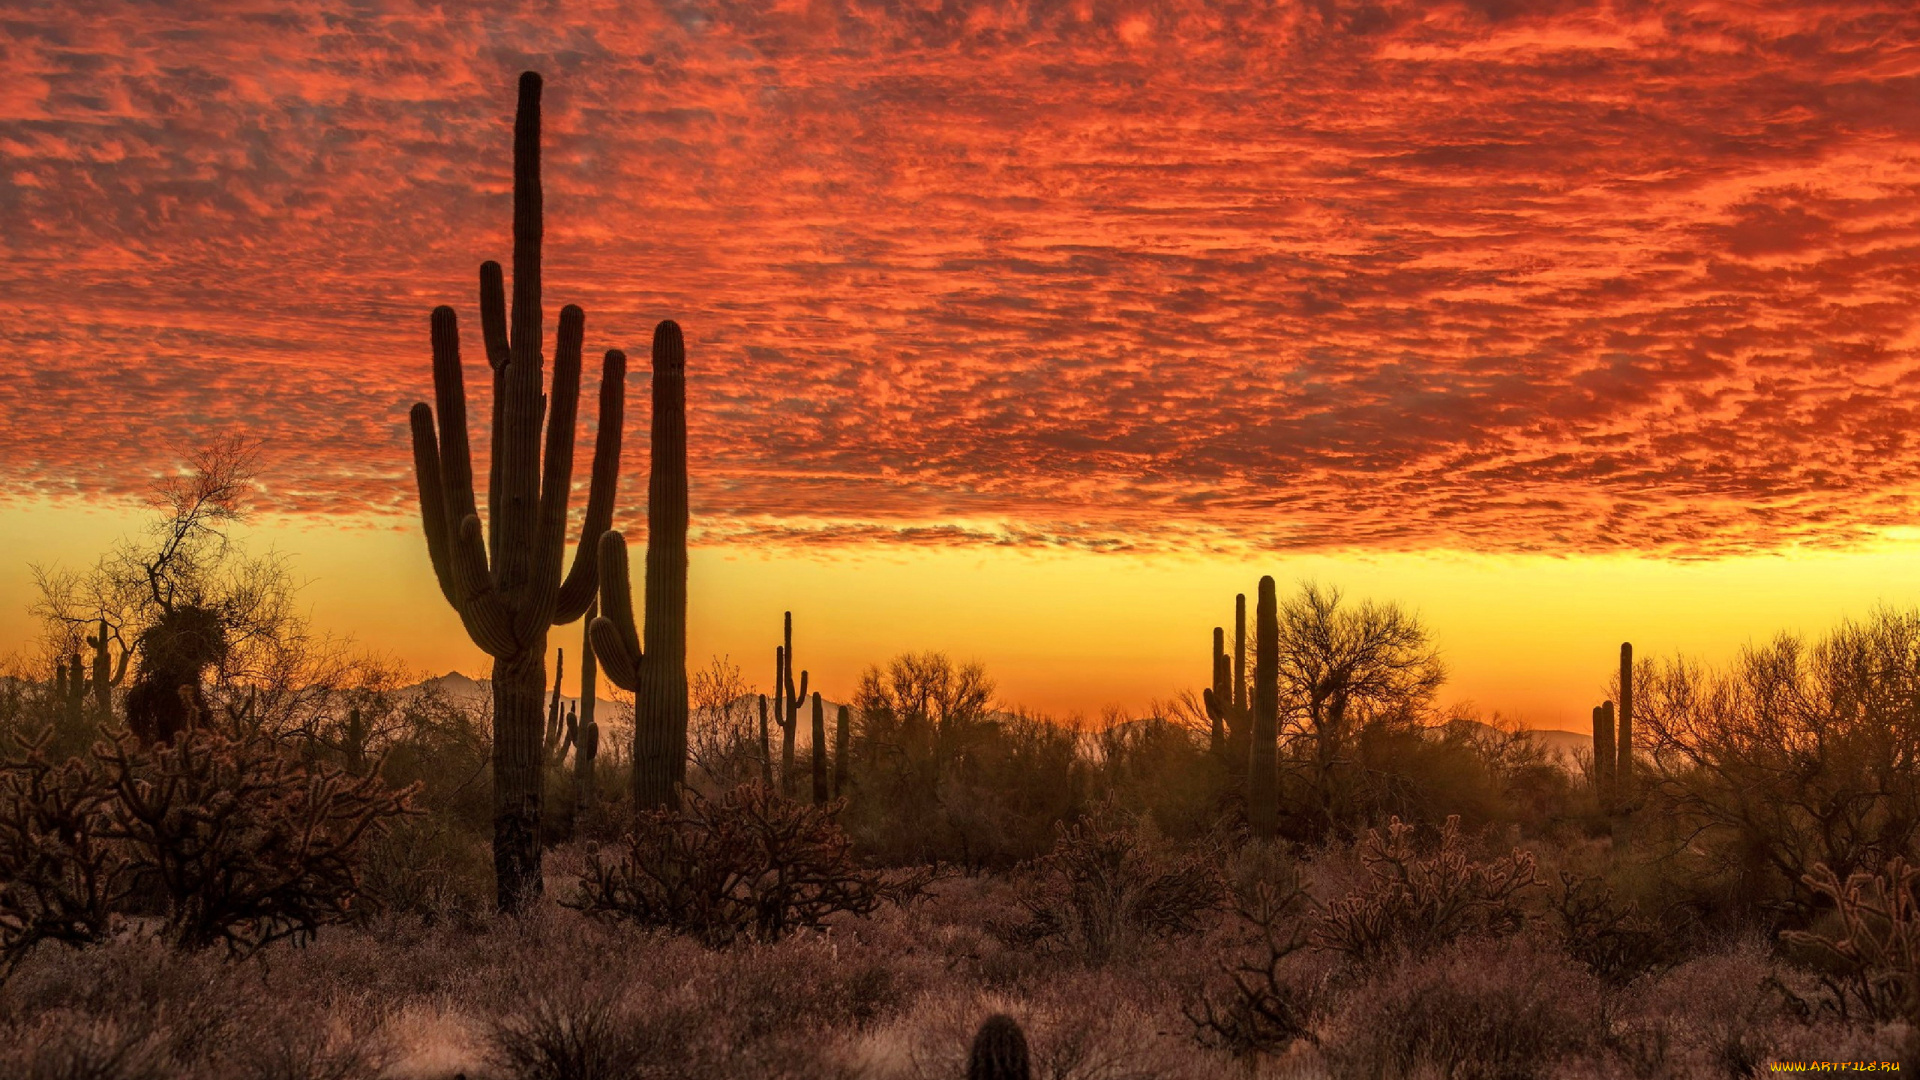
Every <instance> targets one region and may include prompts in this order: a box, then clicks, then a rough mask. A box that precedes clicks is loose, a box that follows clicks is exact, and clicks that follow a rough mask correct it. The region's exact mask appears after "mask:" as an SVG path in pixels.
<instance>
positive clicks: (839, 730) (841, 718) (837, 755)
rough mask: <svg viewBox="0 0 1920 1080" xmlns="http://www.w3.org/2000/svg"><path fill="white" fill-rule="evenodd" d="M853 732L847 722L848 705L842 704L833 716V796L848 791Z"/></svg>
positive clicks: (837, 796)
mask: <svg viewBox="0 0 1920 1080" xmlns="http://www.w3.org/2000/svg"><path fill="white" fill-rule="evenodd" d="M852 743H853V733H852V732H851V731H850V730H849V725H848V723H847V707H846V706H845V705H842V706H840V709H839V712H838V714H837V715H835V716H834V718H833V797H834V798H836V799H837V798H839V797H840V796H842V795H845V794H846V793H847V766H848V761H847V751H848V750H850V749H851V748H852Z"/></svg>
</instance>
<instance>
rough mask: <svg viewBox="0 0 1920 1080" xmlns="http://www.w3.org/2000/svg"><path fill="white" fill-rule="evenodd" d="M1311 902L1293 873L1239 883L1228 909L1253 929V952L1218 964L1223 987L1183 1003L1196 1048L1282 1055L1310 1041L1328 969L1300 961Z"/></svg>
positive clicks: (1241, 1054)
mask: <svg viewBox="0 0 1920 1080" xmlns="http://www.w3.org/2000/svg"><path fill="white" fill-rule="evenodd" d="M1310 905H1311V900H1310V898H1309V897H1308V896H1307V893H1306V890H1305V889H1303V888H1302V887H1301V885H1300V880H1299V877H1298V874H1297V872H1296V871H1295V869H1294V868H1293V867H1290V866H1289V867H1286V868H1284V869H1282V870H1281V871H1280V872H1279V873H1277V874H1270V875H1262V876H1260V877H1258V878H1256V879H1254V880H1252V881H1248V882H1238V883H1236V887H1235V888H1234V889H1233V893H1232V902H1231V906H1232V910H1233V913H1234V915H1235V916H1236V917H1237V918H1238V919H1239V920H1240V921H1241V923H1242V924H1243V925H1244V926H1246V927H1247V928H1249V929H1251V930H1252V931H1253V932H1254V940H1253V942H1252V950H1251V953H1250V954H1249V955H1243V956H1241V957H1239V958H1237V959H1235V960H1234V961H1231V962H1225V963H1222V964H1221V968H1222V970H1223V971H1224V972H1225V973H1226V975H1227V979H1228V986H1227V988H1226V990H1225V992H1223V993H1220V994H1208V995H1205V996H1202V997H1200V998H1199V999H1197V1000H1194V1001H1190V1002H1188V1003H1187V1004H1185V1005H1184V1006H1183V1010H1182V1011H1184V1012H1185V1014H1186V1017H1187V1019H1188V1021H1190V1022H1191V1023H1192V1024H1193V1028H1194V1037H1195V1039H1197V1040H1198V1041H1199V1043H1200V1044H1201V1045H1202V1046H1207V1047H1211V1048H1214V1049H1219V1050H1225V1051H1227V1052H1229V1053H1231V1054H1232V1055H1233V1056H1235V1057H1242V1058H1244V1057H1248V1056H1251V1055H1254V1054H1280V1053H1284V1052H1285V1051H1286V1050H1287V1049H1288V1048H1289V1047H1291V1046H1292V1045H1293V1044H1294V1043H1295V1042H1297V1041H1299V1040H1301V1039H1308V1040H1311V1039H1312V1038H1313V1025H1314V1023H1315V1021H1316V1020H1317V1019H1318V1018H1319V1016H1320V1014H1321V1013H1322V1012H1323V1011H1324V1010H1325V1007H1326V1005H1327V1001H1328V998H1329V993H1328V990H1329V988H1328V981H1327V973H1326V972H1325V971H1323V970H1322V971H1316V970H1314V969H1313V968H1312V967H1311V966H1310V965H1308V964H1303V963H1301V961H1302V960H1304V959H1306V954H1305V953H1303V952H1302V950H1303V949H1305V947H1306V946H1307V944H1308V939H1309V933H1308V929H1307V920H1306V915H1307V913H1308V911H1309V908H1310Z"/></svg>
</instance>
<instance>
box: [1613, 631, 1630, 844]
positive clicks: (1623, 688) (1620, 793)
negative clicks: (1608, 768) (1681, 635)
mask: <svg viewBox="0 0 1920 1080" xmlns="http://www.w3.org/2000/svg"><path fill="white" fill-rule="evenodd" d="M1614 738H1615V739H1617V740H1619V744H1620V749H1619V755H1620V756H1619V764H1618V765H1617V766H1616V767H1615V768H1614V771H1613V786H1614V789H1615V793H1616V798H1617V801H1618V802H1619V805H1620V806H1621V807H1622V808H1623V809H1624V808H1625V807H1626V806H1627V804H1628V803H1629V802H1630V801H1632V799H1633V644H1632V643H1631V642H1626V641H1623V642H1621V643H1620V719H1619V723H1618V725H1617V726H1616V727H1615V729H1614Z"/></svg>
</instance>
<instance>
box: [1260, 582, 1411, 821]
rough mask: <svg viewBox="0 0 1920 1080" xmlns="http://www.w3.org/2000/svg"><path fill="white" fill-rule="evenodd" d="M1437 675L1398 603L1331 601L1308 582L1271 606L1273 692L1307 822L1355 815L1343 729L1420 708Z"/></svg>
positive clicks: (1331, 591) (1328, 591)
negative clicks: (1276, 668) (1302, 789)
mask: <svg viewBox="0 0 1920 1080" xmlns="http://www.w3.org/2000/svg"><path fill="white" fill-rule="evenodd" d="M1445 679H1446V668H1445V667H1444V666H1443V665H1442V664H1441V662H1440V656H1439V653H1438V651H1437V650H1436V649H1435V648H1434V646H1433V640H1432V635H1431V633H1429V632H1428V630H1427V628H1426V627H1425V626H1423V625H1421V623H1420V620H1419V619H1418V617H1416V616H1415V615H1414V614H1413V613H1411V612H1409V611H1407V610H1405V609H1404V608H1402V607H1400V606H1399V605H1398V604H1391V603H1387V604H1382V603H1375V602H1373V601H1366V602H1363V603H1361V604H1358V605H1347V606H1345V607H1343V606H1341V594H1340V590H1339V589H1337V588H1330V587H1329V588H1322V587H1321V586H1319V585H1317V584H1315V583H1313V582H1305V583H1303V584H1302V585H1301V587H1300V591H1299V593H1297V594H1296V595H1295V596H1293V597H1292V598H1291V599H1289V600H1287V601H1286V602H1285V603H1283V604H1282V605H1280V694H1281V701H1282V711H1283V714H1284V716H1283V720H1284V722H1285V727H1286V728H1287V731H1286V734H1285V736H1284V738H1285V740H1286V741H1287V743H1288V744H1289V751H1290V752H1289V754H1288V757H1289V759H1290V761H1289V764H1291V765H1292V766H1293V767H1294V768H1295V769H1296V770H1298V771H1300V772H1301V773H1303V774H1304V780H1305V783H1306V791H1307V805H1306V806H1304V807H1302V808H1301V809H1302V810H1303V811H1304V812H1305V814H1306V817H1307V821H1306V822H1305V823H1304V824H1306V825H1307V826H1308V828H1309V830H1310V831H1311V832H1313V833H1316V834H1321V835H1324V834H1325V833H1326V832H1327V831H1330V830H1335V829H1343V828H1349V827H1351V826H1352V825H1354V824H1356V823H1355V822H1352V821H1350V820H1347V819H1348V818H1350V817H1351V816H1352V814H1351V811H1352V809H1353V807H1352V806H1351V802H1352V800H1351V799H1349V798H1348V797H1347V791H1348V789H1349V788H1350V787H1351V786H1352V784H1353V782H1354V779H1355V778H1354V777H1353V776H1352V775H1350V774H1351V773H1352V772H1353V767H1354V760H1353V758H1352V756H1351V749H1352V741H1353V734H1354V732H1355V731H1356V730H1358V729H1359V728H1360V727H1361V726H1363V725H1365V724H1367V723H1369V722H1373V721H1375V720H1378V719H1382V718H1387V717H1395V716H1398V717H1407V716H1411V715H1413V714H1416V713H1420V712H1424V711H1426V710H1427V709H1428V708H1429V707H1430V706H1431V704H1432V701H1433V696H1434V694H1435V693H1436V692H1437V691H1438V690H1439V688H1440V684H1441V683H1442V682H1443V681H1445Z"/></svg>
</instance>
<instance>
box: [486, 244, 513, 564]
mask: <svg viewBox="0 0 1920 1080" xmlns="http://www.w3.org/2000/svg"><path fill="white" fill-rule="evenodd" d="M480 337H481V339H482V340H483V341H485V342H486V346H487V366H488V367H490V368H492V369H493V426H492V427H490V428H488V429H487V430H489V431H498V430H500V423H501V421H502V419H503V416H502V412H501V410H502V409H503V408H504V407H505V406H506V402H507V384H506V374H507V360H508V358H509V352H508V349H507V294H506V284H505V283H504V282H503V281H502V280H501V277H500V264H499V263H497V262H494V261H493V260H492V259H488V260H487V261H486V262H483V263H481V264H480ZM499 505H500V455H498V454H492V455H489V460H488V463H487V513H488V515H489V517H488V519H487V520H488V523H489V525H490V526H491V528H490V531H489V532H488V533H487V550H489V551H491V550H494V549H495V548H498V547H499V546H500V516H499V515H498V514H496V513H494V508H495V507H498V506H499Z"/></svg>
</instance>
